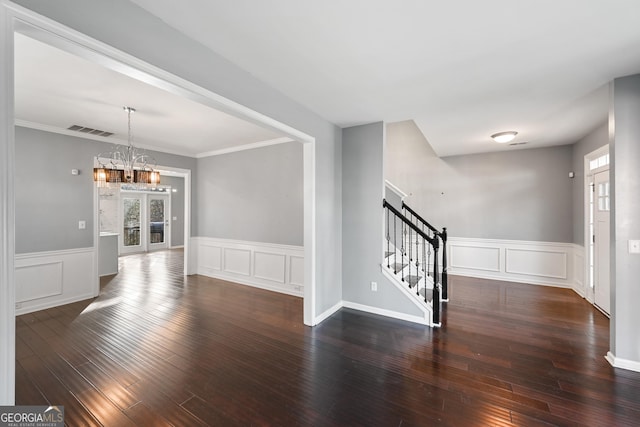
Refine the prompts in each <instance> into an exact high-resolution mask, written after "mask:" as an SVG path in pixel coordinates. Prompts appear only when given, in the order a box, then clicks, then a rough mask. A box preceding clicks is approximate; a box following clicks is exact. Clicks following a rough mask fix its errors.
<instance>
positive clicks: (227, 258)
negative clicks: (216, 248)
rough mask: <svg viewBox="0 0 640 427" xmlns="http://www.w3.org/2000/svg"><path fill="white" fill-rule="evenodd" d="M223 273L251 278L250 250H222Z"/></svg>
mask: <svg viewBox="0 0 640 427" xmlns="http://www.w3.org/2000/svg"><path fill="white" fill-rule="evenodd" d="M223 253H224V262H223V265H224V271H226V272H227V273H233V274H242V275H243V276H251V250H250V249H234V248H224V251H223Z"/></svg>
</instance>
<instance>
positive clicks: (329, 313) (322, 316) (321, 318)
mask: <svg viewBox="0 0 640 427" xmlns="http://www.w3.org/2000/svg"><path fill="white" fill-rule="evenodd" d="M342 303H343V302H342V301H338V302H337V303H336V304H335V305H334V306H333V307H331V308H329V309H328V310H325V311H324V312H323V313H322V314H320V315H319V316H316V318H315V319H314V323H313V325H314V326H315V325H319V324H320V323H322V322H324V321H325V320H327V319H328V318H329V317H331V316H332V315H333V314H334V313H336V312H337V311H338V310H340V309H341V308H342Z"/></svg>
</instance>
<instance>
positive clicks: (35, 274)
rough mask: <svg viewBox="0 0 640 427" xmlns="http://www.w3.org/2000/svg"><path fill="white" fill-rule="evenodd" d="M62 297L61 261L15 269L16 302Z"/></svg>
mask: <svg viewBox="0 0 640 427" xmlns="http://www.w3.org/2000/svg"><path fill="white" fill-rule="evenodd" d="M55 295H62V261H54V262H46V263H42V264H33V265H23V266H21V267H16V302H26V301H32V300H37V299H42V298H47V297H52V296H55Z"/></svg>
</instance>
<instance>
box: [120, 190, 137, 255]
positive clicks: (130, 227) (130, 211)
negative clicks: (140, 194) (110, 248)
mask: <svg viewBox="0 0 640 427" xmlns="http://www.w3.org/2000/svg"><path fill="white" fill-rule="evenodd" d="M122 202H123V210H124V212H123V213H124V221H123V230H122V237H123V242H124V246H140V199H127V198H125V199H123V200H122Z"/></svg>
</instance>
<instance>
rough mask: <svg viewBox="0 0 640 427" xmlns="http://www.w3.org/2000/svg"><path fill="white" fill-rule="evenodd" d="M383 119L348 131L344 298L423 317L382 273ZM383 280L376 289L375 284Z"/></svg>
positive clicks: (344, 191) (344, 153) (344, 135)
mask: <svg viewBox="0 0 640 427" xmlns="http://www.w3.org/2000/svg"><path fill="white" fill-rule="evenodd" d="M384 132H385V129H384V124H383V123H382V122H379V123H373V124H369V125H363V126H355V127H351V128H347V129H343V131H342V224H343V230H344V231H343V236H342V254H343V255H342V265H344V266H346V268H343V270H342V297H343V299H344V300H345V301H349V302H354V303H358V304H363V305H367V306H370V307H377V308H382V309H386V310H392V311H396V312H401V313H407V314H410V315H416V316H419V315H420V314H421V312H420V310H419V309H418V308H417V307H416V306H415V305H414V304H413V303H411V302H410V301H409V300H407V299H406V297H405V296H404V295H402V293H401V291H400V290H398V289H397V288H396V287H395V285H393V284H392V283H390V282H389V281H388V280H387V278H386V277H385V276H384V275H383V274H382V270H381V267H380V265H381V263H382V261H383V259H384V257H383V245H382V243H383V239H384V234H383V230H384V229H383V226H384V220H383V218H384V211H383V209H382V199H383V197H384V178H383V154H384V143H385V141H384ZM372 281H373V282H377V283H378V291H377V292H373V291H371V287H370V283H371V282H372Z"/></svg>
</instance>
